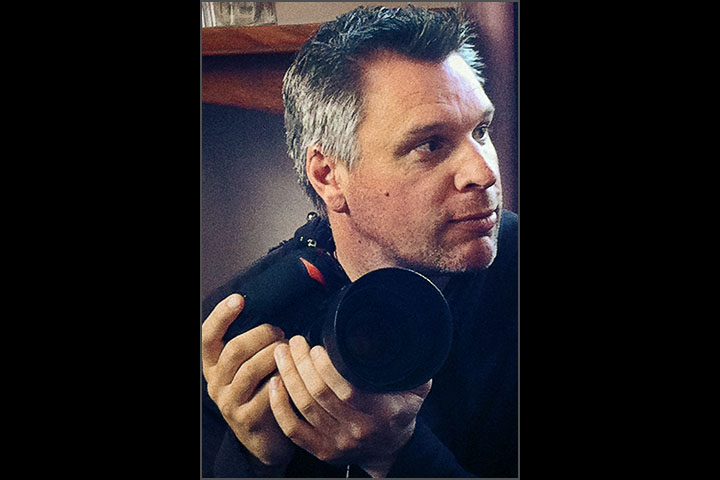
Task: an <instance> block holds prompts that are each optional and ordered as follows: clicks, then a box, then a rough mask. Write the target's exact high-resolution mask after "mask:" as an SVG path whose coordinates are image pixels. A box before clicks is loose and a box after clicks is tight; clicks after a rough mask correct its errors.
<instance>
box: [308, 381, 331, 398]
mask: <svg viewBox="0 0 720 480" xmlns="http://www.w3.org/2000/svg"><path fill="white" fill-rule="evenodd" d="M308 390H309V392H310V395H312V397H313V398H316V399H320V400H322V399H325V398H327V397H328V395H329V393H330V387H328V386H327V385H326V384H325V383H323V382H314V383H313V384H312V385H310V386H308Z"/></svg>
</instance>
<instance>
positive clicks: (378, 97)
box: [364, 53, 494, 123]
mask: <svg viewBox="0 0 720 480" xmlns="http://www.w3.org/2000/svg"><path fill="white" fill-rule="evenodd" d="M364 74H365V75H364V76H365V79H364V86H365V97H366V98H365V104H366V107H368V109H369V110H372V114H374V115H375V116H376V115H380V116H382V117H386V119H388V120H389V119H390V118H389V117H397V120H402V121H403V123H405V121H409V120H411V117H413V116H414V114H417V115H420V116H422V115H425V114H429V113H432V114H439V115H442V114H443V113H447V114H449V115H450V116H456V115H460V116H470V117H473V118H475V117H483V118H485V117H490V116H492V113H493V111H494V107H493V105H492V102H490V99H489V98H488V97H487V95H486V94H485V90H484V89H483V87H482V84H481V83H480V82H479V81H478V79H477V76H476V74H475V71H474V70H473V69H472V68H471V67H470V66H469V65H468V64H467V63H466V62H465V61H464V60H463V59H462V57H460V55H459V54H457V53H454V54H451V55H450V56H449V57H447V58H446V59H445V60H444V61H442V62H428V61H419V60H413V59H409V58H407V57H404V56H402V55H399V54H392V53H387V54H383V55H379V56H378V57H376V58H375V59H374V60H373V61H372V62H370V63H369V64H367V65H366V68H365V71H364ZM367 113H369V112H367Z"/></svg>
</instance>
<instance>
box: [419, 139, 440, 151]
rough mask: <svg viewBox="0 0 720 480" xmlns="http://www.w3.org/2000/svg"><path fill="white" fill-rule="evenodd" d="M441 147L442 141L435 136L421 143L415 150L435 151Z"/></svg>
mask: <svg viewBox="0 0 720 480" xmlns="http://www.w3.org/2000/svg"><path fill="white" fill-rule="evenodd" d="M440 147H442V142H440V141H439V140H437V139H434V138H433V139H430V140H428V141H427V142H423V143H421V144H420V145H418V146H417V147H415V150H419V151H421V152H434V151H436V150H438V149H439V148H440Z"/></svg>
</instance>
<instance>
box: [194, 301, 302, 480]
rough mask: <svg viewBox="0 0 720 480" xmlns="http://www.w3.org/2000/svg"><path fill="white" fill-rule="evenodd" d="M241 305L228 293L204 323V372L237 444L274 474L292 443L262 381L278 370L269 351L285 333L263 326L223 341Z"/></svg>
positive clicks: (284, 462) (283, 464) (287, 456)
mask: <svg viewBox="0 0 720 480" xmlns="http://www.w3.org/2000/svg"><path fill="white" fill-rule="evenodd" d="M244 305H245V302H244V299H243V297H242V296H241V295H238V294H233V295H230V296H229V297H227V298H226V299H225V300H223V301H222V302H220V303H219V304H218V305H217V306H216V307H215V309H214V310H213V311H212V313H211V314H210V315H209V316H208V318H207V320H205V322H204V323H203V326H202V362H203V374H204V375H205V380H207V383H208V394H209V395H210V398H212V400H213V401H214V402H215V403H216V404H217V406H218V407H219V409H220V412H221V413H222V415H223V418H225V421H226V422H227V423H228V425H230V428H231V429H232V430H233V432H234V433H235V436H237V438H238V440H240V443H242V444H243V445H244V446H245V447H246V448H247V449H248V451H249V452H250V453H251V454H252V455H254V456H255V458H256V459H257V460H259V462H260V463H261V464H262V465H265V466H267V467H272V468H271V470H270V472H275V473H278V472H282V470H284V469H285V467H286V466H287V464H288V463H289V461H290V459H291V457H292V453H293V450H294V449H295V446H294V445H293V444H292V442H290V441H289V440H288V439H287V437H285V435H284V434H283V432H282V430H280V427H279V426H278V424H277V422H276V421H275V418H274V417H273V415H272V411H271V410H270V404H269V387H268V384H267V382H265V383H262V382H263V380H264V379H265V378H266V377H267V376H268V375H270V374H272V373H273V372H274V371H275V369H276V366H275V360H274V358H273V351H274V350H275V347H276V346H277V345H279V344H280V343H282V340H284V338H285V335H284V333H283V331H282V330H281V329H279V328H277V327H273V326H271V325H268V324H264V325H260V326H258V327H256V328H254V329H252V330H249V331H248V332H246V333H243V334H242V335H239V336H237V337H235V338H233V339H232V340H230V341H228V342H227V344H225V343H224V342H223V340H222V337H223V335H225V331H226V330H227V328H228V326H229V325H230V324H231V323H232V322H233V320H235V318H236V317H237V316H238V314H240V312H242V310H243V307H244ZM258 387H259V388H258ZM251 460H252V459H251ZM252 463H253V464H254V466H255V467H261V465H258V463H257V462H254V461H253V462H252ZM266 473H267V472H266ZM280 474H281V473H280Z"/></svg>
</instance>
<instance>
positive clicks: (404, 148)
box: [345, 54, 502, 274]
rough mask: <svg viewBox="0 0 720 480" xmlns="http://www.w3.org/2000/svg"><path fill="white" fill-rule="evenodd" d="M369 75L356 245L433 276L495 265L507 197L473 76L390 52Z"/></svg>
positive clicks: (355, 189)
mask: <svg viewBox="0 0 720 480" xmlns="http://www.w3.org/2000/svg"><path fill="white" fill-rule="evenodd" d="M365 74H366V77H365V83H364V92H365V107H364V113H365V116H364V118H363V120H362V123H361V125H360V127H359V130H358V141H359V147H360V161H359V163H358V165H356V167H355V168H354V169H353V170H352V171H350V172H349V173H348V182H347V188H346V190H345V199H346V202H347V206H348V210H349V221H350V225H351V228H352V230H353V231H354V235H355V236H356V238H357V240H358V241H359V242H362V243H364V244H366V245H367V246H368V247H370V251H374V252H375V255H376V256H378V255H379V256H382V258H377V259H375V260H376V262H375V263H376V264H377V263H380V264H385V265H388V266H390V265H392V266H400V267H407V268H413V269H416V270H419V271H421V272H424V273H426V274H432V273H441V272H443V273H447V272H460V271H469V270H477V269H481V268H485V267H487V266H489V265H490V264H491V263H492V261H493V259H494V258H495V254H496V252H497V235H498V227H499V221H500V213H501V207H502V193H501V186H500V173H499V169H498V160H497V154H496V153H495V148H494V147H493V144H492V142H491V141H490V137H489V134H488V132H487V127H488V126H489V125H490V122H491V121H492V116H493V111H494V108H493V106H492V103H491V102H490V100H489V99H488V97H487V95H486V94H485V91H484V90H483V88H482V86H481V85H480V83H479V82H478V80H477V78H476V77H475V75H474V73H473V71H472V70H471V68H470V67H469V66H468V65H467V64H466V63H465V62H464V61H463V60H462V58H461V57H460V56H459V55H457V54H452V55H451V56H449V57H448V58H447V59H446V60H445V61H444V62H442V63H430V62H418V61H412V60H409V59H407V58H404V57H401V56H398V55H394V54H385V55H383V56H381V57H379V58H378V59H376V60H374V61H373V62H371V63H370V64H369V65H368V67H367V69H366V72H365Z"/></svg>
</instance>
